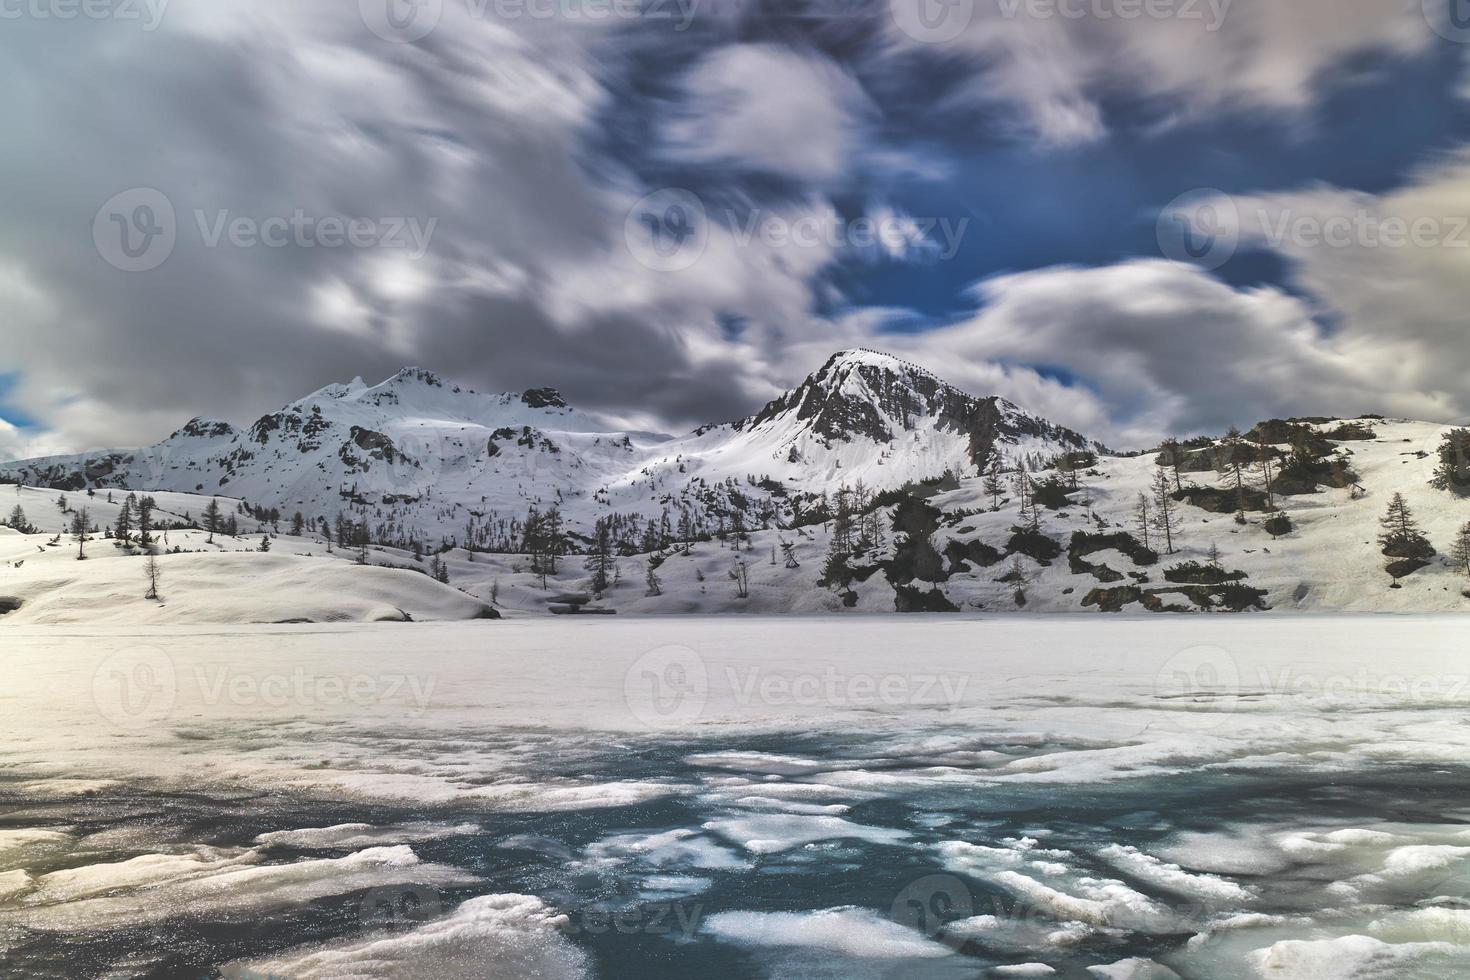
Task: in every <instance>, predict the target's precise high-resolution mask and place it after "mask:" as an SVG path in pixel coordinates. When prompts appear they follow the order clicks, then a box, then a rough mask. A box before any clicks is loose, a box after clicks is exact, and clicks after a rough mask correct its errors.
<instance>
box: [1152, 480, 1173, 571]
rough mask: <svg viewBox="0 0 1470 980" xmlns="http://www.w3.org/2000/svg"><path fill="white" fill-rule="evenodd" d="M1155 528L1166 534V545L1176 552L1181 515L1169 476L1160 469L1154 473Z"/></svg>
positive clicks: (1170, 550) (1170, 551) (1168, 548)
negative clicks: (1176, 537) (1177, 508)
mask: <svg viewBox="0 0 1470 980" xmlns="http://www.w3.org/2000/svg"><path fill="white" fill-rule="evenodd" d="M1153 489H1154V528H1155V529H1156V530H1158V531H1159V533H1160V534H1162V535H1163V536H1164V547H1165V548H1166V549H1167V550H1168V552H1169V554H1171V555H1172V554H1174V538H1175V536H1176V535H1177V534H1178V533H1179V517H1178V514H1177V512H1176V508H1175V503H1174V496H1173V491H1172V490H1171V489H1170V487H1169V477H1168V475H1167V474H1166V473H1164V471H1162V470H1160V471H1159V472H1158V473H1157V474H1155V475H1154V487H1153Z"/></svg>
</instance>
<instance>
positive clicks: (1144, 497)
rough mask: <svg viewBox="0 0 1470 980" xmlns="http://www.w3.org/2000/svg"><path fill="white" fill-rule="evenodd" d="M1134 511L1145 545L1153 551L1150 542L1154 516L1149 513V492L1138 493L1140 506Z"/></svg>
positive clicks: (1135, 521)
mask: <svg viewBox="0 0 1470 980" xmlns="http://www.w3.org/2000/svg"><path fill="white" fill-rule="evenodd" d="M1133 513H1134V518H1133V521H1134V526H1135V527H1137V528H1138V533H1139V534H1141V535H1143V546H1144V547H1145V548H1148V549H1149V550H1150V551H1152V550H1153V547H1152V545H1151V543H1150V538H1149V535H1150V533H1151V532H1152V531H1153V529H1154V528H1153V516H1152V515H1151V514H1150V513H1149V508H1148V494H1146V493H1140V494H1139V495H1138V508H1137V509H1136V510H1135V511H1134V512H1133Z"/></svg>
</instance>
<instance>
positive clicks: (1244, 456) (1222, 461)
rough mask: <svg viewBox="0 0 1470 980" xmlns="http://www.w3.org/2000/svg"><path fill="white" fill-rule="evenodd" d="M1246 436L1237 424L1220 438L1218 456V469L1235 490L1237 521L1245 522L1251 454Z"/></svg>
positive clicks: (1238, 522)
mask: <svg viewBox="0 0 1470 980" xmlns="http://www.w3.org/2000/svg"><path fill="white" fill-rule="evenodd" d="M1245 447H1246V441H1245V437H1244V436H1242V435H1241V434H1240V430H1239V429H1237V428H1236V427H1235V426H1233V425H1232V426H1231V427H1230V431H1229V432H1227V433H1225V438H1223V439H1221V440H1220V446H1219V450H1218V453H1219V455H1218V456H1217V457H1216V469H1217V470H1219V472H1220V475H1221V476H1223V477H1225V478H1226V479H1227V480H1229V481H1230V485H1231V487H1232V488H1233V489H1234V490H1235V523H1237V524H1244V523H1245V491H1246V473H1245V471H1246V467H1247V466H1249V465H1250V454H1249V453H1248V452H1247V451H1246V448H1245Z"/></svg>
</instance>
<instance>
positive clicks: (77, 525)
mask: <svg viewBox="0 0 1470 980" xmlns="http://www.w3.org/2000/svg"><path fill="white" fill-rule="evenodd" d="M89 521H90V518H89V516H88V514H87V508H85V507H83V508H82V509H81V510H79V511H77V512H76V513H75V514H74V515H72V519H71V533H72V534H75V535H76V536H77V561H81V560H82V559H84V558H86V557H87V532H88V530H89V529H90V528H91V524H90V523H89Z"/></svg>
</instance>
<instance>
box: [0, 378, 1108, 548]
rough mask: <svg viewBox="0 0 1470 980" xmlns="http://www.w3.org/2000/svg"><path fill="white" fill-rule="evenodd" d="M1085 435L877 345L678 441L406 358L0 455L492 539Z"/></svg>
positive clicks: (416, 535)
mask: <svg viewBox="0 0 1470 980" xmlns="http://www.w3.org/2000/svg"><path fill="white" fill-rule="evenodd" d="M1087 445H1088V443H1087V440H1086V439H1085V438H1084V437H1083V436H1081V435H1079V434H1077V433H1075V432H1072V431H1070V430H1067V429H1064V428H1061V427H1059V426H1055V425H1052V424H1051V423H1049V422H1046V421H1045V420H1042V419H1038V418H1034V417H1032V416H1029V415H1027V414H1026V413H1025V412H1023V411H1021V410H1020V409H1019V408H1017V407H1016V406H1014V405H1011V404H1009V403H1007V402H1005V401H1002V400H1000V399H996V398H975V397H973V396H971V395H968V394H965V393H964V392H961V391H959V390H957V389H955V388H952V387H950V386H948V385H945V384H944V383H943V382H941V381H939V380H938V379H937V378H935V377H934V376H933V375H931V374H929V373H928V372H927V371H924V370H923V369H921V368H917V367H914V366H913V365H909V364H907V363H905V362H903V361H900V360H898V359H897V358H893V357H890V356H887V355H883V354H876V353H872V352H867V351H849V352H845V353H842V354H837V355H834V356H833V357H832V359H831V360H829V361H828V363H827V364H826V365H824V366H823V367H822V369H821V370H820V371H818V372H817V373H816V374H813V375H812V376H811V377H810V378H808V379H807V381H806V382H805V383H803V384H802V385H801V386H800V387H798V388H797V389H795V390H793V391H791V392H789V393H787V394H785V395H783V396H782V397H780V398H778V399H776V400H775V401H773V402H772V403H771V404H770V405H768V406H766V407H765V408H764V409H763V410H762V411H761V412H760V413H758V414H757V415H755V416H753V417H752V418H748V419H743V420H740V421H737V422H734V423H730V424H725V425H714V426H708V427H705V428H703V429H700V430H699V431H697V432H695V433H692V434H690V435H688V436H685V437H683V438H672V437H667V436H656V435H649V434H647V433H628V432H615V431H608V430H607V429H606V428H605V427H603V426H601V425H600V424H599V423H598V422H597V421H596V420H595V419H592V418H590V417H588V416H586V415H584V414H582V413H580V412H578V411H576V410H574V409H572V408H571V407H569V406H568V405H567V404H566V402H565V401H564V400H563V398H562V397H561V395H560V394H559V393H558V392H557V391H555V390H554V389H550V388H537V389H532V390H529V391H525V392H522V393H511V394H501V395H482V394H479V393H477V392H474V391H471V390H469V389H465V388H461V387H458V386H452V385H449V384H448V383H446V382H445V381H443V380H441V379H440V378H439V377H437V376H436V375H434V374H432V373H430V372H428V371H424V370H420V369H416V368H406V369H404V370H403V371H400V372H399V373H398V374H397V375H395V376H393V377H392V378H389V379H388V380H387V381H384V382H383V383H381V384H378V385H373V386H371V387H369V386H368V385H366V384H364V383H363V382H362V381H361V380H360V379H356V380H354V381H352V382H351V383H349V384H345V385H329V386H328V387H326V388H323V389H321V390H320V391H317V392H314V393H313V394H310V395H308V396H306V397H305V398H302V399H300V400H299V401H296V402H292V403H291V404H290V405H287V406H285V407H284V408H282V409H281V410H280V411H278V412H275V413H273V414H270V415H266V416H264V417H262V418H260V419H258V420H256V422H255V423H254V424H252V425H251V426H249V427H248V428H247V429H239V428H236V427H235V426H232V425H230V424H229V423H227V422H221V421H217V420H213V419H203V418H197V419H194V420H192V421H190V422H189V423H188V424H186V425H184V426H183V427H182V428H180V429H179V430H178V431H177V432H175V433H173V434H172V435H171V436H169V437H168V438H167V439H165V440H164V441H163V442H161V443H159V444H157V445H155V446H152V447H149V448H147V449H138V450H114V451H109V452H102V453H92V454H84V455H79V456H64V457H48V458H44V459H32V460H21V461H17V462H13V463H4V464H0V479H5V480H10V481H15V480H20V481H23V482H25V483H27V484H30V485H37V486H44V487H50V488H54V489H67V490H80V489H84V488H87V487H93V488H122V487H127V488H130V489H135V490H136V489H146V490H170V491H177V492H184V493H198V494H227V495H229V496H231V497H235V498H240V499H244V500H248V501H250V502H251V503H252V504H254V505H257V506H264V507H269V508H276V509H279V510H280V511H282V512H283V513H287V514H290V513H294V512H296V511H301V512H302V513H304V514H305V515H306V516H307V517H308V518H309V519H313V520H316V519H323V518H324V519H327V520H334V519H335V518H336V516H337V515H338V514H339V513H346V514H348V515H350V517H351V519H352V520H353V521H355V522H362V521H366V522H367V523H368V524H369V525H370V526H371V527H372V528H373V530H374V537H375V539H376V540H383V541H396V542H401V543H407V542H409V541H411V540H418V541H421V542H437V541H439V540H441V539H445V538H453V539H454V540H455V541H456V543H459V544H466V543H471V542H470V541H469V540H468V538H469V537H470V534H471V532H469V531H467V527H468V526H469V525H471V524H474V525H476V527H477V530H476V531H475V532H473V533H474V536H475V537H476V542H477V543H478V544H482V545H485V546H493V545H494V543H496V542H497V541H504V540H508V539H510V538H512V537H513V536H514V529H513V528H512V527H511V522H514V521H518V520H520V519H522V518H524V517H525V515H526V512H527V510H528V509H529V508H530V507H531V506H532V505H535V506H537V507H539V508H540V509H541V510H545V509H547V508H549V507H551V506H553V505H555V506H558V507H559V508H560V510H561V512H562V514H563V517H564V519H565V520H566V522H567V523H568V525H569V527H570V529H572V530H573V531H576V532H581V533H583V534H587V533H590V531H591V529H592V527H593V525H594V524H595V523H596V521H597V520H598V519H599V518H601V517H604V516H607V515H611V514H622V515H640V516H642V517H645V518H647V517H655V516H661V515H662V514H663V513H664V512H665V511H673V512H676V513H688V514H689V515H690V519H691V521H692V522H693V523H694V524H696V525H697V526H701V527H708V528H710V529H712V530H713V529H714V528H715V527H716V526H717V525H718V524H720V523H721V522H722V521H729V522H732V523H733V522H734V521H735V520H736V519H737V517H736V515H739V516H738V520H739V521H740V523H741V524H742V525H743V526H744V527H768V526H773V525H776V524H779V523H790V522H791V521H793V520H795V519H796V518H797V515H799V514H800V513H801V512H803V511H805V510H810V509H811V508H813V507H814V506H817V505H819V502H820V499H821V497H822V495H823V494H824V493H829V492H831V491H833V490H835V489H836V488H837V486H838V485H839V484H841V483H844V482H845V483H855V482H856V481H859V480H861V481H863V482H864V483H865V484H866V485H868V486H869V487H873V488H875V489H894V488H898V487H901V486H903V485H904V484H906V483H908V482H910V481H912V480H916V479H923V478H928V477H936V476H939V475H941V474H943V473H944V472H945V471H946V470H951V471H953V472H954V473H956V474H960V475H974V474H976V473H978V472H979V471H980V467H981V466H982V465H983V464H984V463H985V461H986V459H987V457H988V456H989V455H990V453H991V452H992V451H994V452H996V453H999V454H1000V455H1001V456H1002V457H1004V458H1005V459H1008V460H1017V461H1019V460H1022V459H1030V460H1031V461H1032V462H1033V464H1035V463H1038V462H1040V461H1042V460H1045V459H1049V458H1051V457H1052V456H1054V455H1056V454H1057V453H1058V452H1060V451H1063V450H1067V449H1075V448H1082V447H1086V446H1087Z"/></svg>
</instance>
